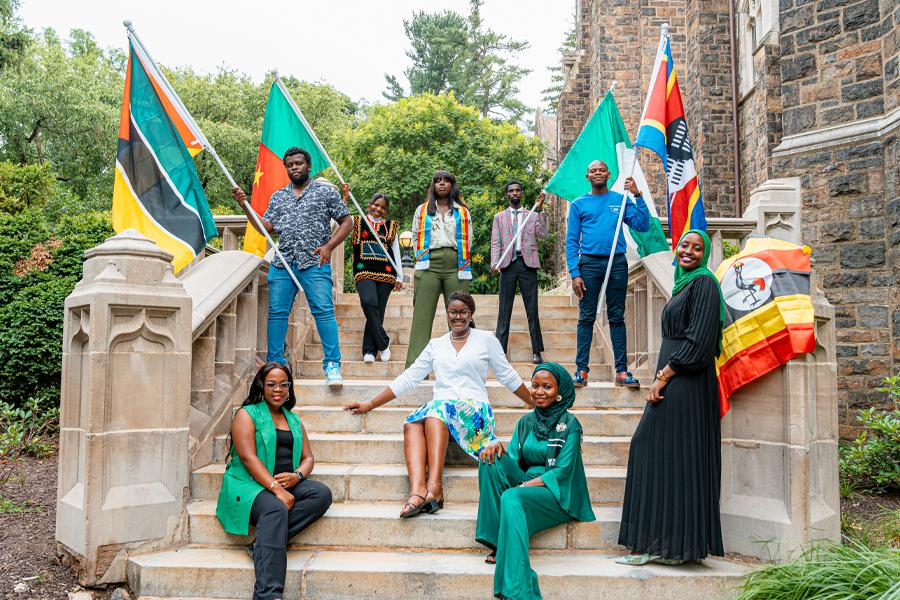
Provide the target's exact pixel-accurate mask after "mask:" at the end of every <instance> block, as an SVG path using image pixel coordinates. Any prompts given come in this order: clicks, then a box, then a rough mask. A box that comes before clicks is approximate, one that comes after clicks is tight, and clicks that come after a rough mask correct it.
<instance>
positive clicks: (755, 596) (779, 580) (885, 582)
mask: <svg viewBox="0 0 900 600" xmlns="http://www.w3.org/2000/svg"><path fill="white" fill-rule="evenodd" d="M898 597H900V551H897V550H894V549H891V548H872V547H869V546H866V545H864V544H861V543H858V542H853V541H850V542H847V543H845V544H843V545H841V544H837V543H834V542H825V543H820V544H817V545H815V546H813V547H812V548H810V549H809V550H807V551H806V552H804V553H803V554H802V555H801V556H800V557H799V558H797V559H796V560H794V561H792V562H789V563H786V564H777V565H770V566H767V567H765V568H763V569H761V570H759V571H754V572H752V573H750V574H749V575H748V576H747V578H746V579H745V580H744V585H743V590H742V593H741V595H740V596H738V600H807V599H808V600H813V599H815V600H895V599H896V598H898Z"/></svg>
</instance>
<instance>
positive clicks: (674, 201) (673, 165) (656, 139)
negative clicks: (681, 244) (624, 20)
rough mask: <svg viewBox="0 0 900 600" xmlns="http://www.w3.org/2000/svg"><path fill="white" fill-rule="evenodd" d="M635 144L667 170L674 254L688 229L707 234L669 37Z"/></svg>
mask: <svg viewBox="0 0 900 600" xmlns="http://www.w3.org/2000/svg"><path fill="white" fill-rule="evenodd" d="M634 145H635V146H641V147H643V148H647V149H648V150H652V151H653V152H655V153H656V154H657V155H658V156H659V158H660V160H662V163H663V166H664V167H665V169H666V176H667V177H666V180H667V187H668V201H667V205H668V213H669V234H670V236H671V238H672V250H673V251H674V250H675V245H676V244H677V243H678V240H680V239H681V237H682V236H683V235H684V234H685V233H686V232H687V231H688V230H689V229H699V230H701V231H706V214H705V213H704V211H703V197H702V195H701V194H700V179H699V177H698V176H697V165H696V164H695V163H694V150H693V148H692V147H691V140H690V138H689V137H688V128H687V122H686V121H685V118H684V104H683V103H682V101H681V91H680V90H679V88H678V77H677V76H676V74H675V62H674V60H673V59H672V47H671V45H670V44H669V38H668V35H666V37H665V39H664V40H663V43H662V44H661V45H660V49H659V52H657V56H656V63H655V65H654V67H653V74H652V75H651V77H650V89H649V90H648V92H647V102H646V104H645V105H644V114H643V115H641V124H640V126H639V127H638V134H637V139H636V140H635V141H634Z"/></svg>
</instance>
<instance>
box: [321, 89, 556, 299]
mask: <svg viewBox="0 0 900 600" xmlns="http://www.w3.org/2000/svg"><path fill="white" fill-rule="evenodd" d="M336 149H337V153H338V154H339V156H340V158H341V159H340V160H339V161H338V162H339V165H340V167H341V170H342V171H343V172H345V174H346V176H348V179H349V180H350V184H351V185H352V186H353V190H354V193H355V195H356V196H357V198H361V199H362V198H367V197H369V196H371V194H373V193H374V192H382V193H383V194H386V195H387V196H388V198H389V199H390V200H391V207H390V208H391V211H390V212H391V218H395V219H398V220H400V222H401V225H402V227H403V228H409V226H410V224H411V221H412V214H413V211H414V210H415V208H416V206H418V205H419V204H420V203H422V202H423V201H424V200H425V193H426V191H427V189H428V185H429V183H430V182H431V177H432V175H434V172H435V171H437V170H438V169H447V170H449V171H451V172H452V173H453V174H454V175H455V176H456V178H457V181H458V183H459V186H460V190H461V192H462V195H463V199H464V201H465V202H466V204H467V205H468V206H469V208H470V210H471V212H472V220H473V223H474V226H475V231H474V233H473V251H472V254H473V265H474V266H473V270H474V281H473V286H472V289H473V291H475V292H479V293H487V292H493V291H496V286H497V280H496V278H492V277H490V275H489V274H488V266H489V265H488V264H487V263H488V262H489V259H490V237H491V222H492V219H493V215H494V213H495V212H496V211H497V210H500V209H501V208H503V206H505V202H506V201H505V199H504V198H503V184H504V183H505V182H506V181H507V180H508V179H510V178H513V177H515V178H517V179H520V180H521V181H522V182H523V185H524V187H525V197H526V199H527V200H528V201H529V202H530V201H531V200H533V199H534V198H535V197H536V195H537V193H538V191H539V190H540V184H539V183H538V177H539V176H540V159H541V146H540V142H538V141H537V140H535V139H534V138H531V137H528V136H525V135H523V134H522V132H521V131H520V130H519V129H518V128H517V127H516V126H515V125H512V124H510V123H497V122H494V121H491V120H490V119H486V118H483V117H481V116H480V115H479V113H478V111H477V110H475V109H474V108H472V107H468V106H464V105H462V104H460V103H459V102H458V101H457V100H456V99H455V98H454V96H453V95H452V94H442V95H438V96H436V95H433V94H421V95H419V96H414V97H412V98H408V99H404V100H400V101H399V102H396V103H394V104H390V105H387V106H376V107H374V108H372V109H371V111H370V113H369V115H368V118H367V119H366V120H365V121H363V122H361V123H360V124H359V126H358V127H357V128H355V129H353V130H346V131H345V135H344V136H343V138H342V140H341V142H340V143H339V144H338V145H337V148H336ZM335 160H338V159H337V158H336V159H335Z"/></svg>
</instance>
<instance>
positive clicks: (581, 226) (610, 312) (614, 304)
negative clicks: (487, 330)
mask: <svg viewBox="0 0 900 600" xmlns="http://www.w3.org/2000/svg"><path fill="white" fill-rule="evenodd" d="M586 178H587V180H588V181H589V182H590V184H591V193H590V194H585V195H584V196H581V197H580V198H576V199H575V201H574V202H572V204H571V205H570V206H569V225H568V232H567V233H566V266H567V267H568V269H569V275H570V276H571V277H572V291H574V292H575V295H576V296H578V298H579V300H580V302H579V304H578V306H579V315H578V342H577V344H578V354H577V356H576V358H575V376H574V377H573V380H574V382H575V386H576V387H583V386H585V385H587V378H588V371H589V368H588V363H589V362H590V358H591V342H592V340H593V337H594V321H596V320H597V301H598V299H599V296H600V288H601V287H602V286H603V278H604V276H605V275H606V265H607V263H608V262H609V260H610V257H612V261H613V263H612V271H611V272H610V274H609V283H608V284H607V289H606V314H607V317H608V318H609V334H610V338H611V339H612V347H613V355H614V358H615V362H616V379H615V384H616V385H619V386H624V387H631V388H637V387H640V382H639V381H638V380H637V379H635V378H634V377H633V376H632V375H631V373H629V372H628V359H627V352H626V351H627V348H626V337H625V293H626V292H627V290H628V261H627V260H626V259H625V231H624V230H625V227H624V226H623V227H622V229H620V230H619V239H618V240H616V243H615V245H614V244H613V235H614V234H615V231H616V222H617V220H618V218H619V210H620V208H621V206H622V194H620V193H618V192H611V191H609V188H608V187H607V183H608V182H609V167H607V166H606V163H604V162H603V161H600V160H595V161H594V162H592V163H591V164H590V165H588V171H587V175H586ZM625 189H626V190H628V191H629V192H631V193H632V195H634V197H635V198H636V199H637V202H632V201H631V200H628V201H627V202H626V203H625V217H624V219H623V220H624V221H625V224H627V225H628V226H629V227H631V228H632V229H634V230H635V231H647V230H648V229H649V228H650V211H649V210H648V209H647V205H646V203H645V201H644V199H643V197H642V195H641V192H640V190H639V189H638V187H637V185H636V184H635V183H634V180H633V179H632V178H631V177H629V178H628V179H626V180H625Z"/></svg>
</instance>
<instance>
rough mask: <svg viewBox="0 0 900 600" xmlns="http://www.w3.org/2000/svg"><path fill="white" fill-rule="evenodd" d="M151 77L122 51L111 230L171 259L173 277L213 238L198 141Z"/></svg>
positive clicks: (148, 66) (138, 58)
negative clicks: (124, 62) (152, 245)
mask: <svg viewBox="0 0 900 600" xmlns="http://www.w3.org/2000/svg"><path fill="white" fill-rule="evenodd" d="M170 94H171V92H170V91H169V88H168V86H167V85H166V84H165V82H163V80H162V77H161V75H160V74H159V73H157V72H156V69H155V67H154V66H153V63H152V62H151V61H150V60H149V57H147V56H146V55H144V54H143V52H142V51H141V50H140V48H138V47H136V46H135V45H134V44H130V48H129V54H128V66H127V68H126V71H125V94H124V96H123V98H122V113H121V116H120V118H119V147H118V151H117V153H116V173H115V182H114V184H113V203H112V224H113V229H114V230H115V231H117V232H120V231H124V230H125V229H137V230H138V231H140V232H141V233H143V234H144V235H146V236H147V237H148V238H150V239H151V240H153V241H154V242H156V244H157V245H158V246H159V247H161V248H163V249H164V250H168V251H169V252H171V253H172V254H173V255H174V256H175V258H174V260H173V261H172V266H173V268H174V270H175V272H176V273H177V272H178V271H179V270H180V269H182V268H183V267H184V266H185V265H187V264H188V263H189V262H191V261H192V260H193V259H194V258H195V257H196V256H197V254H198V253H200V252H201V251H202V250H203V248H204V247H205V246H206V242H207V241H208V240H210V239H212V238H214V237H216V235H217V233H216V223H215V221H214V220H213V216H212V213H211V212H210V210H209V205H208V204H207V202H206V196H205V195H204V193H203V187H202V186H201V185H200V179H199V178H198V177H197V169H196V168H195V167H194V160H193V157H194V156H195V155H196V154H197V153H199V152H200V151H201V150H202V149H203V147H202V144H201V141H200V140H201V139H202V134H200V133H199V132H198V131H197V129H196V124H194V122H193V119H191V117H190V115H187V114H186V112H185V111H184V109H183V106H182V105H181V103H180V101H179V100H177V98H173V97H172V96H171V95H170Z"/></svg>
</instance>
